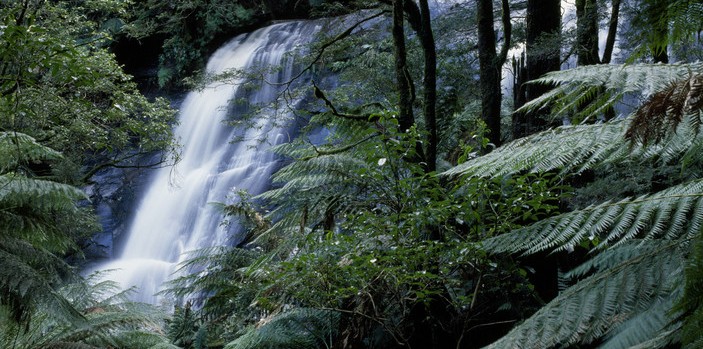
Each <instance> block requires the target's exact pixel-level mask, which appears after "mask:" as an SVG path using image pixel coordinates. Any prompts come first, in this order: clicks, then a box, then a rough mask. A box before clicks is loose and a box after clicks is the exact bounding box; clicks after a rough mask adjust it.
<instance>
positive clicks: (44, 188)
mask: <svg viewBox="0 0 703 349" xmlns="http://www.w3.org/2000/svg"><path fill="white" fill-rule="evenodd" d="M0 145H1V147H0V169H2V170H0V261H1V262H2V264H3V265H4V266H5V267H3V268H2V270H1V271H0V304H3V305H5V306H8V307H9V309H10V312H11V313H12V314H13V316H12V318H13V319H14V320H16V321H21V322H24V323H26V322H27V321H29V320H30V314H31V313H32V309H33V308H34V307H37V306H40V305H42V306H45V307H46V308H47V309H48V310H49V311H50V312H51V313H53V314H54V315H57V316H58V315H60V314H62V315H63V316H64V317H66V318H67V319H73V320H76V319H79V318H80V317H79V316H76V311H75V310H74V309H73V307H72V306H70V305H69V304H68V302H67V301H66V300H65V299H63V297H61V296H59V295H57V294H56V292H55V291H56V287H57V286H58V285H59V284H61V283H62V282H63V281H65V280H66V279H68V276H70V275H72V274H73V271H72V269H71V268H69V267H68V266H67V264H66V263H65V262H64V261H63V260H62V259H61V258H60V257H59V256H57V255H55V254H58V255H61V254H64V253H67V252H69V251H75V250H76V249H77V247H76V245H75V238H76V237H77V236H76V235H74V234H82V233H85V232H88V231H91V230H92V229H94V228H95V225H94V224H93V223H94V220H93V219H92V217H90V216H87V215H85V214H84V213H85V211H84V210H83V209H81V208H79V207H78V204H77V201H78V200H81V199H85V198H86V196H85V194H83V192H81V191H80V190H79V189H77V188H75V187H72V186H69V185H66V184H62V183H57V182H53V181H48V180H42V179H37V178H35V177H33V175H34V174H33V173H32V171H31V169H30V167H29V165H30V164H31V163H32V162H36V161H49V160H56V159H58V158H59V157H60V154H58V153H57V152H55V151H53V150H51V149H49V148H47V147H44V146H41V145H39V144H38V143H36V142H35V141H34V140H33V139H32V138H31V137H28V136H26V135H23V134H20V133H11V132H3V133H0Z"/></svg>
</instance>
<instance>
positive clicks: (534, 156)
mask: <svg viewBox="0 0 703 349" xmlns="http://www.w3.org/2000/svg"><path fill="white" fill-rule="evenodd" d="M626 127H627V122H626V121H615V122H609V123H606V124H597V125H578V126H562V127H558V128H556V129H552V130H547V131H543V132H540V133H536V134H533V135H531V136H528V137H524V138H520V139H516V140H514V141H512V142H510V143H507V144H505V145H503V146H502V147H500V148H498V149H496V150H494V151H492V152H490V153H488V154H486V155H484V156H480V157H477V158H475V159H472V160H470V161H467V162H465V163H463V164H460V165H458V166H455V167H453V168H451V169H449V170H447V171H446V172H444V173H443V175H447V176H456V175H467V176H478V177H498V176H503V175H506V174H511V173H517V172H522V171H530V172H546V171H552V170H558V171H560V172H562V173H578V172H581V171H583V170H586V169H589V168H591V167H593V166H596V165H600V164H602V163H603V162H606V161H615V160H617V159H622V158H623V157H624V156H625V155H626V154H628V145H627V144H626V142H625V141H624V138H623V134H624V132H625V129H626Z"/></svg>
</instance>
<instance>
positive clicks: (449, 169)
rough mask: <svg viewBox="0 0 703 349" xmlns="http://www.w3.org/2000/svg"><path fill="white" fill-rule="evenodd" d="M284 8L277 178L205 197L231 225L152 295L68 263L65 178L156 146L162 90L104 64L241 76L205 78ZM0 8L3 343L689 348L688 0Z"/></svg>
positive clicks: (160, 162)
mask: <svg viewBox="0 0 703 349" xmlns="http://www.w3.org/2000/svg"><path fill="white" fill-rule="evenodd" d="M562 13H566V14H571V15H564V16H562ZM284 19H285V20H292V19H299V20H300V19H302V20H310V19H318V20H320V26H321V28H322V29H321V30H320V32H319V34H318V36H317V37H316V38H315V40H314V41H313V43H312V44H311V45H309V47H305V48H302V50H301V51H300V52H298V53H291V54H293V55H297V56H296V59H298V61H299V65H300V69H301V70H302V72H301V73H300V74H298V75H297V76H296V79H297V80H298V81H297V82H296V83H295V84H290V85H289V89H288V90H287V91H286V92H287V93H289V94H298V95H305V96H308V100H309V102H308V103H305V104H303V106H302V107H300V109H298V110H295V113H294V115H295V120H294V121H295V122H297V123H298V132H297V135H295V137H293V138H292V139H291V140H290V142H286V143H284V144H281V145H278V146H275V147H274V148H273V151H274V152H276V153H277V154H278V155H279V156H280V157H281V158H282V159H284V162H285V166H283V167H282V168H281V169H280V170H279V171H278V172H276V174H275V175H274V178H273V180H274V182H275V185H274V186H273V187H272V188H271V189H269V190H268V191H266V192H264V193H263V194H261V195H257V196H255V197H252V196H251V195H249V194H248V193H245V192H240V193H239V200H238V201H237V203H236V204H231V205H225V204H222V205H221V208H222V209H223V210H224V211H225V212H226V213H227V214H228V215H229V216H231V217H232V219H239V221H240V222H241V224H242V225H243V226H244V227H245V233H244V236H243V237H238V241H240V242H239V243H238V244H236V245H233V246H221V247H216V248H211V249H206V250H201V251H193V252H192V255H191V256H190V258H191V259H190V260H189V261H188V262H187V263H186V264H185V265H184V266H183V269H182V270H184V271H188V270H206V271H207V272H199V273H194V274H188V273H185V274H181V275H180V276H179V277H177V278H175V279H174V280H173V281H171V282H170V283H169V284H168V285H167V286H168V289H167V291H166V292H165V294H167V295H169V296H171V297H173V299H177V300H178V302H176V304H177V305H176V306H175V307H172V308H168V309H163V308H159V307H157V306H154V305H147V304H139V303H135V302H132V301H130V298H129V294H130V290H120V289H119V288H118V287H117V286H116V284H115V283H113V282H111V281H105V279H104V278H103V275H99V274H98V275H91V276H81V275H80V273H79V272H78V265H80V263H78V262H76V261H80V260H81V254H82V249H83V248H84V247H85V246H83V245H82V243H83V242H84V241H86V239H87V238H88V237H89V236H90V235H91V234H95V233H96V232H98V231H99V230H100V227H99V224H98V223H97V219H96V214H95V212H94V210H93V209H92V206H91V204H90V197H89V195H87V194H86V192H85V191H84V190H83V189H82V188H85V187H86V186H88V185H90V184H92V183H93V182H94V181H95V180H96V174H98V173H101V171H104V170H106V169H109V168H120V169H124V168H133V169H147V168H154V167H160V166H168V165H171V164H172V163H174V162H176V161H177V158H178V155H177V154H178V144H177V141H178V140H176V139H174V137H173V132H172V127H173V126H174V124H175V123H176V122H177V121H176V119H175V115H176V113H175V110H173V109H172V108H171V107H170V106H169V102H168V101H167V100H165V99H163V98H152V97H149V98H147V97H145V96H144V94H143V93H142V92H143V91H140V90H139V88H138V85H137V83H135V82H134V81H133V79H132V77H131V76H130V75H128V74H127V73H126V72H125V71H124V70H125V68H126V69H129V70H130V71H136V70H138V66H139V65H143V66H142V67H151V66H157V67H158V68H157V70H156V71H155V72H154V73H153V74H152V75H151V76H150V78H151V79H152V80H154V81H158V85H159V86H160V87H161V88H162V90H160V92H164V91H168V90H174V89H178V88H183V86H193V85H194V86H196V87H197V86H199V85H200V84H201V83H202V81H203V80H207V81H212V80H213V79H215V80H219V81H221V82H222V83H230V82H232V81H235V80H237V81H241V78H242V77H243V76H244V77H246V78H247V79H245V80H250V79H256V78H257V75H258V74H259V73H260V72H253V71H248V72H247V71H245V72H242V71H231V72H225V73H224V74H220V75H218V76H207V75H206V74H204V73H202V71H203V67H204V63H205V62H206V60H207V58H208V56H209V54H210V53H211V52H212V51H213V50H214V49H215V48H216V47H217V46H218V45H220V44H221V43H222V42H224V41H226V40H228V39H229V38H230V37H231V36H233V35H235V34H239V33H245V32H249V31H251V30H253V29H254V28H258V27H261V26H265V25H267V24H269V23H271V21H275V20H284ZM0 21H2V23H1V25H0V37H1V38H2V41H0V45H2V50H0V262H1V263H2V264H1V265H2V267H1V268H0V317H2V319H1V320H0V346H2V347H3V348H152V349H157V348H229V349H235V348H237V349H241V348H480V347H488V348H555V347H568V348H596V347H598V348H600V347H604V348H700V347H702V346H703V335H702V333H703V332H701V331H700V328H701V327H703V298H702V296H701V295H702V294H703V291H702V289H703V269H701V263H703V237H702V236H701V235H702V233H701V229H703V172H702V171H703V163H701V161H700V159H701V152H703V136H702V135H701V132H700V131H701V125H702V124H703V120H702V119H701V117H702V115H701V114H702V110H703V99H702V97H701V93H702V91H703V64H701V63H700V58H701V56H702V55H703V51H702V50H701V48H702V46H701V42H700V35H701V31H702V30H703V3H702V2H701V1H700V0H676V1H663V0H608V1H606V0H576V1H574V2H573V4H572V3H570V2H564V3H562V2H561V1H555V0H549V1H546V0H527V1H511V0H500V1H498V0H496V1H492V0H467V1H458V0H456V1H446V2H445V1H437V2H435V1H428V0H377V1H376V0H375V1H372V0H356V1H333V0H309V1H293V0H291V1H266V0H264V1H204V0H184V1H166V0H148V1H127V0H74V1H62V2H50V1H42V0H8V1H4V2H3V3H2V4H1V5H0ZM148 45H157V48H158V51H159V52H158V53H157V54H156V55H146V56H145V57H150V59H151V60H152V61H146V62H138V61H135V57H139V52H137V51H133V50H135V49H144V50H151V51H154V50H153V48H149V47H147V46H148ZM125 62H128V63H129V65H127V66H126V65H124V63H125ZM135 62H136V63H135ZM264 68H266V69H275V68H276V67H262V69H264ZM567 68H568V69H567ZM235 78H236V79H235ZM152 92H153V91H152ZM249 110H250V112H251V113H256V111H257V110H259V109H258V108H256V106H252V107H251V108H250V109H249ZM250 116H251V115H248V116H247V115H243V116H241V118H240V119H233V120H231V122H232V124H234V125H238V126H240V127H246V126H247V125H249V123H248V122H247V121H248V120H249V117H250ZM289 121H290V120H279V122H281V123H283V122H289ZM223 127H228V126H226V125H223ZM321 130H324V131H325V132H321ZM320 134H324V135H326V136H325V137H317V138H316V139H318V140H316V141H315V142H312V141H311V138H312V137H313V135H320ZM319 138H322V139H319ZM191 268H192V269H191Z"/></svg>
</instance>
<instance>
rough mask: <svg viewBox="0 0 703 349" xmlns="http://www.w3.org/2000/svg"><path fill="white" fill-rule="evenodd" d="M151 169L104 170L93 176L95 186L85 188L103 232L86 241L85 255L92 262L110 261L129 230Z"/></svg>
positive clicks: (84, 246) (84, 245)
mask: <svg viewBox="0 0 703 349" xmlns="http://www.w3.org/2000/svg"><path fill="white" fill-rule="evenodd" d="M150 172H151V171H150V170H144V169H121V168H108V169H104V170H102V171H100V172H98V173H96V174H95V176H93V178H92V179H93V182H94V184H91V185H89V186H87V187H86V188H84V190H85V191H86V193H87V194H88V196H89V197H90V201H91V203H92V205H93V207H94V209H95V213H96V214H97V216H98V219H99V222H100V225H101V226H102V231H100V232H98V233H96V234H95V235H93V236H92V237H91V238H90V239H88V240H87V241H84V242H83V253H84V254H85V258H86V259H87V260H88V262H90V261H94V260H100V259H110V258H112V257H113V256H114V254H115V252H116V250H118V249H119V241H120V238H121V237H122V236H123V233H124V232H125V230H126V229H127V228H128V225H129V222H128V219H129V217H130V212H131V210H133V209H134V207H136V204H137V203H136V202H135V201H136V198H137V197H138V195H137V194H138V193H139V192H140V191H141V190H142V188H143V187H144V186H145V184H146V182H147V179H148V177H149V173H150Z"/></svg>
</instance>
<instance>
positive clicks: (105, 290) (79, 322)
mask: <svg viewBox="0 0 703 349" xmlns="http://www.w3.org/2000/svg"><path fill="white" fill-rule="evenodd" d="M100 277H101V276H100ZM97 278H98V276H95V275H94V276H91V277H89V278H88V280H84V279H77V280H74V281H73V282H70V283H67V284H65V286H62V287H60V288H55V289H56V291H55V297H57V299H60V300H63V301H65V302H66V304H67V305H68V306H70V307H71V309H74V311H76V312H78V313H79V314H78V316H77V317H75V318H73V319H67V318H66V317H65V316H60V315H58V316H57V314H55V313H54V312H52V307H51V306H50V304H48V302H46V301H44V302H42V303H41V305H42V306H41V307H33V308H32V309H31V312H32V313H33V315H32V321H31V322H29V323H28V324H27V325H26V326H24V327H22V326H20V325H18V324H16V323H13V322H0V333H4V334H5V335H2V336H0V346H2V347H8V348H9V347H12V348H16V349H35V348H106V347H114V348H126V349H127V348H129V349H147V348H164V349H166V348H168V349H174V348H176V347H174V346H169V345H167V344H168V343H167V342H166V341H165V339H164V336H163V334H160V330H159V328H160V327H161V324H160V323H161V322H162V321H163V318H164V314H163V313H162V312H161V311H160V310H159V309H157V308H155V307H153V306H150V305H146V304H138V303H131V302H129V301H127V300H126V296H125V294H124V292H123V291H120V290H118V289H119V287H118V286H117V284H116V283H114V282H110V281H99V282H97V283H94V282H96V281H97ZM53 308H55V306H54V307H53ZM2 309H3V308H2V307H0V310H2ZM0 313H1V312H0Z"/></svg>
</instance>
